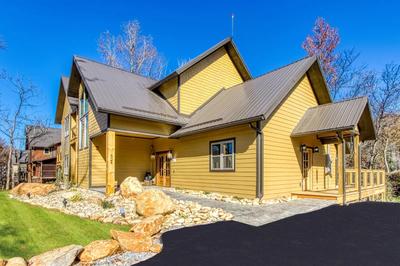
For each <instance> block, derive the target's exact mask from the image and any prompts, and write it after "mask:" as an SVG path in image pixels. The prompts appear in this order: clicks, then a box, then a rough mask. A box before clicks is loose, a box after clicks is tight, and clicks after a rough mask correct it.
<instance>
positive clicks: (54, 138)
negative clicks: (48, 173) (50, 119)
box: [26, 126, 61, 148]
mask: <svg viewBox="0 0 400 266" xmlns="http://www.w3.org/2000/svg"><path fill="white" fill-rule="evenodd" d="M26 134H27V136H26V137H27V141H28V143H27V144H28V146H29V147H27V148H49V147H52V146H54V145H56V144H58V143H60V142H61V129H60V128H42V127H34V126H27V129H26Z"/></svg>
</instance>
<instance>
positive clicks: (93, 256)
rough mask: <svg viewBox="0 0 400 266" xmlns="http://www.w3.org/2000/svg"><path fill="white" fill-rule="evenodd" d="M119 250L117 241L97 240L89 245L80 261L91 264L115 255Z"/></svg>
mask: <svg viewBox="0 0 400 266" xmlns="http://www.w3.org/2000/svg"><path fill="white" fill-rule="evenodd" d="M118 250H119V243H118V241H116V240H112V239H109V240H96V241H93V242H92V243H90V244H89V245H87V246H86V247H85V248H84V250H83V252H82V253H81V255H80V256H79V259H80V260H81V262H85V263H90V262H93V261H95V260H98V259H102V258H105V257H108V256H111V255H114V254H115V253H117V251H118Z"/></svg>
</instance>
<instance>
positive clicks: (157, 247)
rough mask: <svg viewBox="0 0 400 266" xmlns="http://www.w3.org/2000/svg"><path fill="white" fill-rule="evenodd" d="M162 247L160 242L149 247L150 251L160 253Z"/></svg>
mask: <svg viewBox="0 0 400 266" xmlns="http://www.w3.org/2000/svg"><path fill="white" fill-rule="evenodd" d="M162 248H163V245H162V244H160V243H155V244H153V245H152V246H151V247H150V252H154V253H160V252H161V250H162Z"/></svg>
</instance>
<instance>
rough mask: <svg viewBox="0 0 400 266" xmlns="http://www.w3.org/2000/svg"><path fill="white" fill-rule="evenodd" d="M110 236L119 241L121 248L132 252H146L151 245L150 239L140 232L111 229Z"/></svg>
mask: <svg viewBox="0 0 400 266" xmlns="http://www.w3.org/2000/svg"><path fill="white" fill-rule="evenodd" d="M110 233H111V237H112V238H113V239H115V240H117V241H118V242H119V245H120V246H121V248H122V250H124V251H132V252H148V251H149V250H150V247H151V246H152V243H153V241H152V239H151V237H150V236H146V235H144V234H140V233H131V232H122V231H116V230H111V231H110Z"/></svg>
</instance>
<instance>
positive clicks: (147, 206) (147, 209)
mask: <svg viewBox="0 0 400 266" xmlns="http://www.w3.org/2000/svg"><path fill="white" fill-rule="evenodd" d="M135 201H136V212H137V213H138V214H139V215H142V216H145V217H149V216H152V215H156V214H162V215H165V214H168V213H171V212H173V211H174V210H175V204H174V203H173V202H172V200H171V198H170V197H169V196H167V195H166V194H165V193H164V192H162V191H160V190H155V189H149V190H146V191H144V192H143V193H141V194H140V195H139V196H137V197H136V199H135Z"/></svg>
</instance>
